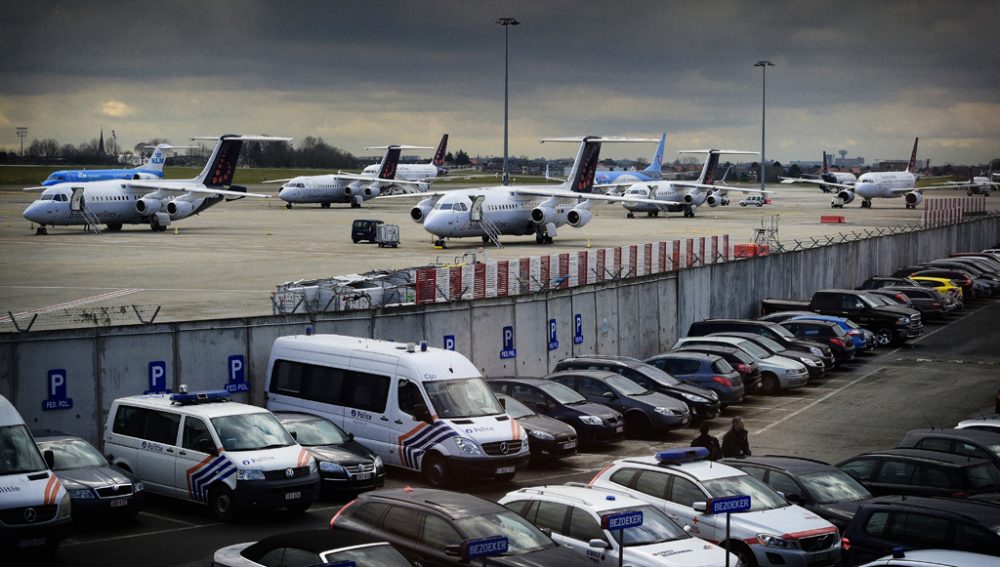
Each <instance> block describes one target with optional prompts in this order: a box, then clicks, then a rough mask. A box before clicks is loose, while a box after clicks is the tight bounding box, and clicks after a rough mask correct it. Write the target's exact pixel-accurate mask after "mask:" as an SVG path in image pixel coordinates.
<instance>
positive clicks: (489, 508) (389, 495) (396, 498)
mask: <svg viewBox="0 0 1000 567" xmlns="http://www.w3.org/2000/svg"><path fill="white" fill-rule="evenodd" d="M358 499H359V500H390V501H393V502H398V503H401V504H411V505H417V506H420V507H422V508H431V509H433V510H436V511H437V512H440V513H441V514H444V515H445V516H448V517H449V518H451V519H453V520H458V519H461V518H470V517H473V516H482V515H484V514H493V513H496V512H502V511H505V510H506V508H504V507H503V506H501V505H499V504H497V503H496V502H490V501H489V500H484V499H482V498H479V497H478V496H473V495H471V494H465V493H462V492H452V491H449V490H437V489H433V488H409V487H407V488H396V489H392V490H378V491H375V492H366V493H364V494H361V495H359V496H358Z"/></svg>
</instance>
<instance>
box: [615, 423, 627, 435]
mask: <svg viewBox="0 0 1000 567" xmlns="http://www.w3.org/2000/svg"><path fill="white" fill-rule="evenodd" d="M624 432H625V426H624V425H619V426H618V427H616V428H615V433H624Z"/></svg>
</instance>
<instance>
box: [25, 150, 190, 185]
mask: <svg viewBox="0 0 1000 567" xmlns="http://www.w3.org/2000/svg"><path fill="white" fill-rule="evenodd" d="M194 147H197V146H171V145H170V144H159V145H157V146H156V147H155V148H154V149H153V155H151V156H149V159H148V160H146V163H144V164H142V165H141V166H140V167H133V168H131V169H63V170H60V171H53V172H52V174H51V175H49V177H48V179H46V180H45V181H42V185H43V186H45V187H48V186H50V185H55V184H57V183H69V182H73V183H77V182H87V181H105V180H107V179H159V178H161V177H163V163H164V162H165V161H166V160H167V157H166V155H165V154H166V152H167V150H177V149H181V148H194Z"/></svg>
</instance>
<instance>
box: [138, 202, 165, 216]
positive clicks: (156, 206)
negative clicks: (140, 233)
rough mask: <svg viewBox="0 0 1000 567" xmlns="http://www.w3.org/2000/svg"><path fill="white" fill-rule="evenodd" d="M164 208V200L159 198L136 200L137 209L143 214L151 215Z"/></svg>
mask: <svg viewBox="0 0 1000 567" xmlns="http://www.w3.org/2000/svg"><path fill="white" fill-rule="evenodd" d="M162 208H163V201H161V200H159V199H139V200H138V201H136V202H135V210H136V211H138V212H139V214H142V215H151V214H154V213H157V212H159V211H160V209H162Z"/></svg>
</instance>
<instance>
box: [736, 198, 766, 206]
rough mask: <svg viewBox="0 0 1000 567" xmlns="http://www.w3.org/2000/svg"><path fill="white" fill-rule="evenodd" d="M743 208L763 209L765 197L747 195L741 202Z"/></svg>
mask: <svg viewBox="0 0 1000 567" xmlns="http://www.w3.org/2000/svg"><path fill="white" fill-rule="evenodd" d="M740 206H741V207H763V206H764V196H763V195H747V196H746V197H743V199H741V200H740Z"/></svg>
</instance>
